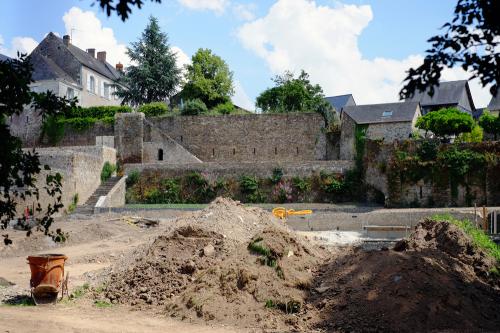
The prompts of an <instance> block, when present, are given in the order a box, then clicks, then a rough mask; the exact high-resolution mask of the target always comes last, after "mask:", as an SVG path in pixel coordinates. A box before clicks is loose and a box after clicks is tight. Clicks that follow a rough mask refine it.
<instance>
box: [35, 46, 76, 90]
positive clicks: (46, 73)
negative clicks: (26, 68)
mask: <svg viewBox="0 0 500 333" xmlns="http://www.w3.org/2000/svg"><path fill="white" fill-rule="evenodd" d="M30 62H31V64H32V65H33V75H32V79H33V80H35V81H42V80H55V79H64V80H65V81H67V82H70V83H74V84H77V82H76V81H75V80H73V78H72V77H71V76H69V75H68V74H67V73H66V72H65V71H64V70H63V69H62V68H61V67H59V66H58V65H57V64H56V63H55V62H54V61H53V60H52V59H50V58H49V57H46V56H44V55H41V54H40V53H32V54H31V55H30Z"/></svg>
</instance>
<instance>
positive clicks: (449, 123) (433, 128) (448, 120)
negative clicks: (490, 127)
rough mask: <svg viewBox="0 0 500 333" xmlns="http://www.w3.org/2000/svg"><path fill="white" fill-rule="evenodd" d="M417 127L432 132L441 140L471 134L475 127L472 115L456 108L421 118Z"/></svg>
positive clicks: (434, 112)
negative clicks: (461, 134)
mask: <svg viewBox="0 0 500 333" xmlns="http://www.w3.org/2000/svg"><path fill="white" fill-rule="evenodd" d="M416 126H417V128H420V129H421V130H424V131H426V132H427V131H430V132H432V133H434V134H435V135H436V136H438V137H440V138H446V137H448V136H451V135H459V134H460V133H469V132H471V131H472V129H473V127H474V119H472V116H471V115H470V114H468V113H465V112H462V111H460V110H458V109H456V108H445V109H441V110H439V111H432V112H429V113H428V114H426V115H425V116H422V117H419V118H418V119H417V123H416Z"/></svg>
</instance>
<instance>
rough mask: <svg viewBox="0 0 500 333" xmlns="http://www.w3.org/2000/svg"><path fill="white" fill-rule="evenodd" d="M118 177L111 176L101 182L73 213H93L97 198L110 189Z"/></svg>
mask: <svg viewBox="0 0 500 333" xmlns="http://www.w3.org/2000/svg"><path fill="white" fill-rule="evenodd" d="M119 180H120V177H111V178H110V179H108V180H107V181H105V182H104V183H102V184H101V185H100V186H99V187H98V188H97V189H96V190H95V191H94V193H92V195H91V196H90V197H89V198H88V199H87V201H85V203H84V204H83V205H81V206H78V207H77V208H76V209H75V211H74V212H73V214H93V213H94V206H95V205H96V203H97V201H99V198H100V197H102V196H105V195H107V194H108V193H109V191H111V189H112V188H113V187H114V186H115V185H116V183H118V181H119Z"/></svg>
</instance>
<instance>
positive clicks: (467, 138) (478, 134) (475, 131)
mask: <svg viewBox="0 0 500 333" xmlns="http://www.w3.org/2000/svg"><path fill="white" fill-rule="evenodd" d="M483 136H484V133H483V129H482V128H481V126H479V125H478V124H475V125H474V127H473V128H472V131H470V132H469V133H462V134H460V135H459V136H458V137H457V139H456V140H455V142H457V143H463V142H482V141H483Z"/></svg>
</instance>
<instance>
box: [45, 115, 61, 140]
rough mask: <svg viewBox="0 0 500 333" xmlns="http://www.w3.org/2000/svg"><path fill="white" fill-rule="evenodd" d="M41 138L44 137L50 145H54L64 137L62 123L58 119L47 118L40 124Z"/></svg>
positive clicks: (53, 117)
mask: <svg viewBox="0 0 500 333" xmlns="http://www.w3.org/2000/svg"><path fill="white" fill-rule="evenodd" d="M42 136H44V137H45V136H46V137H47V139H48V140H49V143H50V144H51V145H56V144H57V143H58V142H59V141H61V139H62V138H63V136H64V123H63V122H62V121H61V118H60V117H56V116H48V117H47V118H45V120H44V121H43V124H42Z"/></svg>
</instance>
